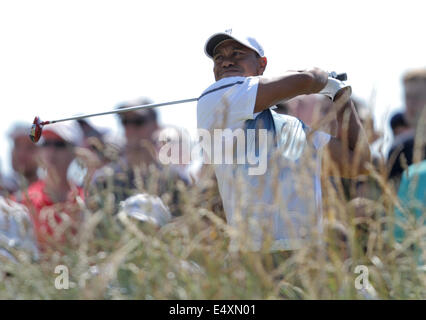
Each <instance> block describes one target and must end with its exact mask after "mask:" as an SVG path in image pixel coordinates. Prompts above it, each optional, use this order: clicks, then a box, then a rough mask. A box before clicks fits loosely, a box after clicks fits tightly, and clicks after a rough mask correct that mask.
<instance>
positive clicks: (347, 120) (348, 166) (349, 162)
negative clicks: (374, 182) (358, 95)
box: [328, 99, 371, 178]
mask: <svg viewBox="0 0 426 320" xmlns="http://www.w3.org/2000/svg"><path fill="white" fill-rule="evenodd" d="M337 101H339V99H337ZM338 103H339V102H336V104H338ZM337 126H338V127H337V135H336V137H332V138H331V140H330V142H329V144H328V150H329V153H330V156H331V159H332V160H333V162H334V163H335V164H336V165H337V167H338V169H339V172H340V176H342V177H345V178H353V177H356V176H358V175H360V174H367V173H368V172H367V169H366V166H365V164H366V163H367V162H368V161H370V157H371V154H370V147H369V144H368V140H367V135H366V133H365V131H364V129H363V127H362V124H361V121H360V119H359V117H358V114H357V112H356V109H355V106H354V104H353V102H352V100H351V99H349V100H348V101H346V102H345V103H344V105H343V107H341V108H340V110H338V111H337Z"/></svg>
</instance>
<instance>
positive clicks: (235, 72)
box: [213, 40, 266, 81]
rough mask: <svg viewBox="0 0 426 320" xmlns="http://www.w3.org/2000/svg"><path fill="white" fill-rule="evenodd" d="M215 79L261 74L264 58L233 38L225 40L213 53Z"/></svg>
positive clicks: (263, 68)
mask: <svg viewBox="0 0 426 320" xmlns="http://www.w3.org/2000/svg"><path fill="white" fill-rule="evenodd" d="M213 61H214V68H213V72H214V76H215V79H216V81H217V80H220V79H222V78H227V77H249V76H258V75H261V74H263V71H264V70H265V66H266V59H265V58H260V57H258V56H257V55H256V53H255V52H254V51H253V50H251V49H249V48H247V47H245V46H243V45H242V44H240V43H238V42H237V41H235V40H225V41H223V42H222V43H221V44H219V45H218V46H217V47H216V48H215V50H214V53H213Z"/></svg>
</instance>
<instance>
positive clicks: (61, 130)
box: [23, 121, 84, 249]
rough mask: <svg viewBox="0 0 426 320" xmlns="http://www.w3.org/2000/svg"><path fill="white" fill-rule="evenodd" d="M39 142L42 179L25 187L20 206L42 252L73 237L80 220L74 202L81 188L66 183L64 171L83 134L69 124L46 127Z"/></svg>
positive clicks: (80, 193)
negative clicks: (28, 215) (27, 212)
mask: <svg viewBox="0 0 426 320" xmlns="http://www.w3.org/2000/svg"><path fill="white" fill-rule="evenodd" d="M40 142H41V155H40V156H41V160H42V166H44V167H45V170H46V176H45V177H44V178H43V179H39V180H38V181H36V182H34V183H33V184H31V185H30V186H29V188H28V193H27V194H26V195H24V199H23V203H24V204H25V205H26V206H27V207H28V208H29V210H30V213H31V215H32V218H33V222H34V228H35V233H36V236H37V240H38V242H39V245H40V248H41V249H46V248H47V247H48V246H51V245H52V246H53V245H54V244H55V243H59V244H62V243H63V242H64V241H65V238H66V237H67V236H72V235H73V234H75V233H76V230H77V228H78V225H79V223H80V220H81V219H80V209H79V205H78V203H77V199H78V198H79V197H80V198H84V195H83V189H82V188H81V187H78V186H76V185H75V184H73V183H72V182H71V181H69V179H68V174H67V172H68V168H69V165H70V164H71V162H72V160H73V159H74V157H75V148H76V147H77V146H80V145H81V144H82V142H83V133H82V131H81V129H80V127H79V126H78V124H77V123H76V122H73V121H68V122H61V123H55V124H50V125H48V126H46V127H45V128H44V129H43V134H42V139H41V140H40Z"/></svg>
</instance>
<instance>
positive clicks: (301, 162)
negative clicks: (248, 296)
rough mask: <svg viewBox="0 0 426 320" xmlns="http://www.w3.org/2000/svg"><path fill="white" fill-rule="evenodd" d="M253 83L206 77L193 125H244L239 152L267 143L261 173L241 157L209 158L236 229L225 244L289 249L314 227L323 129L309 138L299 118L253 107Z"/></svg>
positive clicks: (317, 220) (256, 151)
mask: <svg viewBox="0 0 426 320" xmlns="http://www.w3.org/2000/svg"><path fill="white" fill-rule="evenodd" d="M258 84H259V77H247V78H246V77H229V78H224V79H221V80H219V81H217V82H216V83H214V84H213V85H211V86H210V87H209V88H207V89H206V90H205V91H204V92H203V94H202V95H201V96H200V98H199V100H198V105H197V122H198V128H199V129H206V130H210V131H211V132H212V133H213V130H214V129H225V128H229V129H231V130H234V131H235V130H237V129H242V130H244V133H245V134H246V139H245V143H246V149H245V150H246V156H248V154H250V153H251V154H252V155H253V154H254V155H257V156H259V157H258V158H259V161H260V160H261V158H262V157H261V156H260V154H261V150H262V147H265V146H266V149H267V150H266V149H264V150H266V154H267V157H266V164H267V166H266V170H265V172H264V173H262V174H256V175H253V174H251V173H250V168H253V165H252V164H250V163H248V162H246V163H245V164H237V163H236V162H235V163H234V164H214V169H215V175H216V178H217V181H218V187H219V192H220V195H221V197H222V202H223V206H224V209H225V214H226V218H227V222H228V224H229V225H231V226H232V227H234V228H235V230H236V231H238V232H235V233H233V234H232V238H231V240H232V241H231V249H236V250H238V249H242V250H256V251H257V250H260V249H261V248H265V247H266V248H268V249H269V250H272V251H274V250H294V249H297V248H300V247H301V246H302V245H303V244H304V243H305V241H307V240H309V239H311V238H312V237H311V236H312V233H314V232H321V220H322V211H321V183H320V171H321V150H322V149H323V147H324V145H326V144H327V143H328V141H329V140H330V136H329V135H328V134H326V133H323V132H319V131H318V132H314V133H312V138H311V139H308V138H307V133H308V132H309V131H310V129H309V128H308V127H306V126H305V125H304V124H303V123H302V122H301V121H300V120H298V119H296V118H294V117H291V116H287V115H279V114H277V113H275V112H274V111H272V110H270V109H267V110H264V111H263V112H260V113H256V114H254V113H253V110H254V106H255V101H256V94H257V88H258ZM255 128H261V129H266V131H267V133H268V139H267V140H266V141H263V142H262V143H260V144H259V145H258V146H257V147H256V143H258V142H256V141H255V139H260V140H261V138H260V137H261V135H260V134H259V133H258V131H256V132H257V133H256V135H255V136H256V138H254V137H253V135H250V134H249V131H250V130H252V129H255ZM277 132H278V134H277ZM274 137H275V138H276V139H277V140H274ZM212 140H213V138H212Z"/></svg>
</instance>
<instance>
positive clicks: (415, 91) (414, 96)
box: [388, 69, 426, 186]
mask: <svg viewBox="0 0 426 320" xmlns="http://www.w3.org/2000/svg"><path fill="white" fill-rule="evenodd" d="M403 83H404V92H405V112H404V115H403V118H402V120H401V116H398V115H395V116H394V117H393V118H392V119H391V127H392V124H393V125H394V126H395V125H396V131H394V138H395V141H394V143H393V145H392V146H391V148H390V150H389V153H388V167H389V178H390V179H392V180H393V181H394V182H395V183H396V186H398V184H399V180H400V178H401V174H402V172H403V171H404V170H406V169H407V168H408V167H409V166H410V165H411V164H413V162H415V161H414V158H413V157H414V154H415V146H416V145H417V148H418V149H419V150H418V152H419V154H420V156H419V159H417V161H421V160H423V159H424V158H425V153H426V145H425V138H424V127H425V120H424V119H422V115H424V109H425V105H426V69H416V70H411V71H408V72H406V73H405V75H404V76H403ZM395 117H396V118H395ZM404 120H405V121H404ZM401 121H402V122H403V124H402V126H401V124H400V123H401ZM404 122H406V124H405V127H404ZM407 126H408V127H407ZM401 128H403V130H402V131H403V132H402V133H400V132H401ZM392 129H393V128H392ZM420 129H423V130H420ZM416 130H420V131H419V132H423V133H422V134H421V136H417V137H416ZM416 139H417V143H416Z"/></svg>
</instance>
